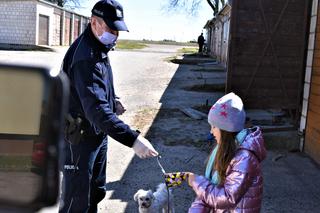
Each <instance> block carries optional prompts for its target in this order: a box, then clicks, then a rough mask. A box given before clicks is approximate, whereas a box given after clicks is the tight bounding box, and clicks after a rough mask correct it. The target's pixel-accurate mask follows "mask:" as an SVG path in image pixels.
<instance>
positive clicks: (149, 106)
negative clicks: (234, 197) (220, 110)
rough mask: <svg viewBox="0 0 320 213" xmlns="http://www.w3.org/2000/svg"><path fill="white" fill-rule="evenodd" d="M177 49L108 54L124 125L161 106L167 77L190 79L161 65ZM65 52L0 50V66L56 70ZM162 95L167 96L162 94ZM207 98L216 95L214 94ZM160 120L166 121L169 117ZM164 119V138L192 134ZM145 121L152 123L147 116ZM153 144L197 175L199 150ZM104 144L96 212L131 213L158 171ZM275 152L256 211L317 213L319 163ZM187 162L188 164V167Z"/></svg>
mask: <svg viewBox="0 0 320 213" xmlns="http://www.w3.org/2000/svg"><path fill="white" fill-rule="evenodd" d="M178 48H180V47H175V46H156V45H151V46H150V48H149V49H145V50H142V51H114V52H111V53H110V58H111V63H112V65H113V69H114V77H115V87H116V90H117V91H118V92H117V94H118V95H119V96H120V97H121V100H122V101H123V103H124V104H125V105H126V107H127V109H128V112H127V113H126V114H125V115H124V116H123V117H122V119H123V120H124V121H125V122H127V123H129V124H136V122H134V121H135V119H136V115H137V113H140V116H141V111H142V112H143V113H142V115H144V114H145V117H148V116H149V114H148V113H149V111H150V110H154V109H158V108H159V107H163V106H162V105H163V104H162V103H163V99H164V98H163V97H162V96H163V93H164V91H165V90H166V88H167V86H168V85H170V86H171V89H172V87H175V85H174V83H172V82H173V81H172V77H174V78H175V80H179V81H180V83H181V81H184V82H185V83H188V82H189V81H190V79H188V78H181V79H182V80H181V79H180V78H179V76H180V75H182V74H184V73H185V72H184V71H185V70H184V69H181V68H182V67H183V66H181V67H178V66H177V65H175V64H171V63H167V62H164V59H165V58H166V57H169V56H172V55H174V54H175V52H176V50H177V49H178ZM65 50H66V48H59V49H58V52H55V53H50V52H10V51H9V52H8V51H0V62H9V61H10V62H15V63H16V62H17V61H24V62H26V63H36V64H50V65H53V66H56V67H59V66H60V62H61V59H62V57H63V53H64V51H65ZM177 76H178V77H177ZM187 77H190V76H187ZM175 82H177V81H175ZM171 91H172V90H170V92H169V93H170V94H169V96H170V97H168V99H167V101H166V104H167V105H170V104H171V103H172V102H170V101H168V100H171V101H172V98H173V96H172V97H171ZM177 92H178V93H177V94H174V95H176V96H175V98H176V99H189V101H191V102H192V101H194V100H193V99H195V101H196V102H198V101H199V100H197V99H196V97H195V96H193V94H192V93H188V94H189V95H190V96H186V97H184V96H185V95H187V93H186V92H184V91H182V90H178V91H177ZM165 93H166V95H168V92H165ZM177 95H180V96H177ZM209 95H210V96H214V95H216V96H218V95H219V94H218V95H217V94H209ZM190 97H192V98H190ZM191 99H192V100H191ZM186 101H187V100H183V101H182V102H179V101H177V102H175V104H185V103H187V102H186ZM161 102H162V103H161ZM169 108H170V106H169ZM170 115H171V114H170ZM142 117H143V116H142ZM140 119H141V118H140ZM166 119H167V120H168V121H169V119H170V117H167V118H166ZM166 119H165V120H164V124H163V123H161V122H158V125H159V124H163V125H161V127H162V128H164V129H166V128H168V134H167V136H166V137H167V138H170V137H171V134H172V133H173V132H179V131H181V132H182V133H184V134H186V135H194V134H195V131H192V132H191V131H188V132H187V131H183V128H186V126H185V123H183V124H181V120H180V122H177V125H180V126H179V128H176V129H172V128H171V129H170V128H169V127H168V124H167V123H165V121H166ZM178 119H179V118H178ZM174 121H175V120H174ZM182 121H184V120H182ZM148 122H150V123H152V122H155V121H153V120H152V118H151V119H149V120H148ZM155 123H156V122H155ZM199 125H200V124H197V125H195V126H199ZM205 125H207V124H205ZM194 128H195V127H194ZM206 128H208V126H206ZM154 142H155V143H156V148H158V150H159V151H160V152H161V153H162V154H163V158H164V160H167V162H165V167H166V169H167V170H168V171H173V170H177V169H181V170H184V171H186V170H188V171H194V172H196V173H199V174H201V173H202V171H199V170H202V169H203V164H204V159H205V158H206V155H205V154H206V153H205V152H203V151H200V150H199V148H195V147H191V146H188V147H187V146H170V147H166V146H163V145H159V144H160V143H159V144H158V143H157V141H154ZM280 142H281V141H279V143H280ZM109 145H110V146H109V150H108V156H109V158H108V170H107V179H108V180H107V182H108V183H107V187H108V191H107V195H106V198H105V199H104V200H103V201H102V202H101V204H100V206H99V209H100V212H108V213H109V212H110V213H121V212H129V213H131V212H137V206H136V204H135V203H134V202H133V199H132V196H133V194H134V193H135V191H136V190H138V189H139V188H144V189H148V188H152V189H154V188H155V186H156V184H157V183H159V182H160V181H162V177H161V173H160V172H159V169H158V167H157V165H156V162H155V160H154V159H149V160H140V159H138V158H137V157H135V156H134V154H133V152H132V150H131V149H129V148H126V147H124V146H122V145H121V144H119V143H116V142H114V141H113V140H110V144H109ZM278 153H279V152H277V151H276V152H275V151H269V152H268V157H267V159H266V160H265V161H264V162H263V164H262V165H263V173H264V181H265V182H264V183H265V184H264V187H265V188H264V198H263V206H262V211H261V212H263V213H269V212H270V213H278V212H288V213H289V212H299V213H300V212H301V213H302V212H319V209H320V203H319V200H320V196H319V194H320V190H319V189H320V181H319V178H320V167H319V165H316V164H314V163H313V161H312V160H310V158H309V157H308V156H306V155H305V154H301V153H288V152H286V151H281V152H280V153H282V154H283V155H282V154H281V155H280V156H282V157H280V158H279V157H278ZM274 159H278V160H274ZM190 160H191V161H190ZM187 162H192V163H189V164H188V163H187ZM198 167H199V168H198ZM181 170H180V171H181ZM185 188H187V187H181V188H178V189H175V191H174V193H175V196H176V197H175V204H176V207H177V208H176V210H177V211H176V212H178V213H180V212H186V209H187V208H188V205H190V202H191V201H192V199H193V197H194V194H193V193H192V192H190V190H189V191H188V189H185ZM49 212H57V207H53V208H47V209H45V210H43V211H41V213H49Z"/></svg>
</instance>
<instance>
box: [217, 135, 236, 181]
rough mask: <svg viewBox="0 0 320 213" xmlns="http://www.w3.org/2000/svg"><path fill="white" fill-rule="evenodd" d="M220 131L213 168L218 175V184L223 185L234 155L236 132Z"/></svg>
mask: <svg viewBox="0 0 320 213" xmlns="http://www.w3.org/2000/svg"><path fill="white" fill-rule="evenodd" d="M220 131H221V139H220V140H221V141H220V144H219V149H218V151H217V155H216V158H215V163H214V168H215V170H217V172H218V174H219V177H220V184H223V183H224V181H225V179H226V171H227V168H228V165H229V163H230V161H231V159H232V158H233V157H234V155H235V153H236V149H237V144H236V135H237V133H238V132H227V131H225V130H221V129H220Z"/></svg>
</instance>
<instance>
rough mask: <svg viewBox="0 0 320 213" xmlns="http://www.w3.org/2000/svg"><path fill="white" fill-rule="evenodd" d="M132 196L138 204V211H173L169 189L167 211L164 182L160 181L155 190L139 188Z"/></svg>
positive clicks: (172, 212) (169, 212)
mask: <svg viewBox="0 0 320 213" xmlns="http://www.w3.org/2000/svg"><path fill="white" fill-rule="evenodd" d="M133 198H134V200H135V201H136V202H138V204H139V213H159V212H163V213H174V206H173V205H174V204H173V195H172V192H171V189H169V208H170V211H169V209H168V191H167V188H166V184H164V183H160V184H159V185H158V188H157V190H156V191H155V192H152V191H151V190H148V191H146V190H143V189H139V190H138V191H137V193H135V195H134V196H133Z"/></svg>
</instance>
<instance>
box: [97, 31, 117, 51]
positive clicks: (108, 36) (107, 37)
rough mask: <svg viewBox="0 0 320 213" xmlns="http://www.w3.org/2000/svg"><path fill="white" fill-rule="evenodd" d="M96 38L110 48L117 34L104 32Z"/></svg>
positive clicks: (113, 44) (114, 43)
mask: <svg viewBox="0 0 320 213" xmlns="http://www.w3.org/2000/svg"><path fill="white" fill-rule="evenodd" d="M98 38H99V40H100V42H101V43H102V44H104V45H105V46H106V47H107V48H109V49H111V48H112V47H114V46H115V45H116V41H117V38H118V36H116V35H114V34H112V33H109V32H104V33H103V34H102V35H101V36H98Z"/></svg>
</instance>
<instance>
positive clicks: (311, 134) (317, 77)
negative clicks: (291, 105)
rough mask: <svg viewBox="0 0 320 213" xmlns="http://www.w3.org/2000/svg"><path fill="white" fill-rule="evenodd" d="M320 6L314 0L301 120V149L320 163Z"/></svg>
mask: <svg viewBox="0 0 320 213" xmlns="http://www.w3.org/2000/svg"><path fill="white" fill-rule="evenodd" d="M319 14H320V8H319V0H313V2H312V9H311V15H310V29H309V44H308V54H307V62H306V69H305V78H304V90H303V103H302V113H301V121H300V128H299V130H300V133H301V136H302V137H301V142H300V149H301V150H304V151H305V152H306V153H307V154H308V155H310V156H311V157H312V158H313V159H314V160H315V161H316V162H317V163H319V164H320V16H319Z"/></svg>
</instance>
